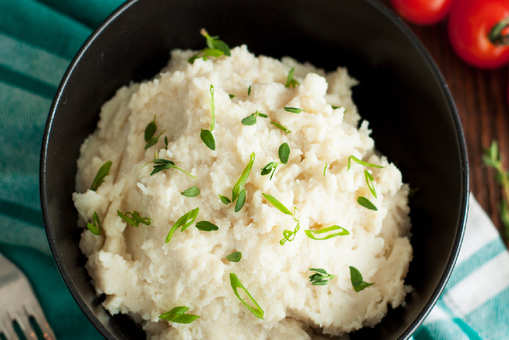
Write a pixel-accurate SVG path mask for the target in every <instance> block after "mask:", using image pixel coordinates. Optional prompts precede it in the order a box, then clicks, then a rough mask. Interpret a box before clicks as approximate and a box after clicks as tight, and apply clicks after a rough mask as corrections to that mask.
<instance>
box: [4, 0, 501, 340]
mask: <svg viewBox="0 0 509 340" xmlns="http://www.w3.org/2000/svg"><path fill="white" fill-rule="evenodd" d="M183 1H184V0H183ZM122 2H123V1H122V0H72V1H70V0H69V1H67V0H66V1H61V0H37V1H36V0H0V252H1V253H3V254H5V255H6V256H7V257H9V258H10V259H11V260H13V261H14V262H15V263H16V264H17V265H18V266H19V267H20V268H22V269H23V271H25V273H26V274H27V276H28V277H29V279H30V280H31V282H32V285H33V287H34V289H35V292H36V294H37V295H38V297H39V299H40V302H41V304H42V306H43V308H44V310H45V312H46V314H47V316H48V319H49V321H50V323H51V325H52V326H53V328H54V330H55V333H56V335H57V337H58V338H59V339H73V340H81V339H83V340H84V339H87V340H94V339H101V336H100V335H99V333H98V332H97V331H96V330H95V329H94V328H93V326H92V325H91V324H90V323H89V322H88V321H87V320H86V318H85V316H84V315H83V314H82V313H81V311H80V310H79V308H78V307H77V305H76V303H75V302H74V300H73V299H72V298H71V296H70V294H69V292H68V291H67V289H66V287H65V285H64V284H63V282H62V280H61V278H60V276H59V274H58V272H57V270H56V268H55V265H54V263H53V260H52V258H51V255H50V253H49V249H48V245H47V241H46V237H45V235H44V231H43V227H42V217H41V211H40V205H39V191H38V171H39V150H40V143H41V139H42V132H43V128H44V123H45V120H46V117H47V114H48V111H49V107H50V104H51V99H52V97H53V95H54V94H55V92H56V89H57V86H58V83H59V81H60V78H61V77H62V75H63V73H64V71H65V68H66V67H67V65H68V64H69V62H70V60H71V58H72V57H73V55H74V54H75V53H76V52H77V50H78V48H79V46H80V45H81V44H82V43H83V42H84V40H85V39H86V38H87V36H88V35H89V34H90V33H91V32H92V30H93V28H94V27H95V26H97V25H98V24H99V23H100V22H101V21H102V20H103V19H104V17H105V16H106V15H107V14H108V13H110V12H111V11H113V9H115V7H117V6H118V5H120V4H121V3H122ZM41 254H44V256H41ZM0 303H1V301H0ZM414 339H415V340H428V339H446V340H453V339H454V340H457V339H458V340H461V339H493V340H499V339H509V253H508V252H507V250H506V249H505V247H504V244H503V243H502V241H501V239H500V238H499V236H498V233H497V231H496V230H495V228H494V227H493V225H492V223H491V221H490V220H489V219H488V217H487V216H486V214H485V213H484V212H483V211H482V209H481V208H480V207H479V205H478V204H477V202H476V201H475V200H474V199H473V198H472V199H471V205H470V216H469V222H468V226H467V231H466V234H465V240H464V242H463V248H462V251H461V254H460V258H459V260H458V263H457V265H456V268H455V270H454V272H453V275H452V277H451V280H450V282H449V284H448V285H447V289H446V290H445V292H444V295H443V296H442V298H441V299H440V300H439V302H438V304H437V306H436V307H435V308H434V309H433V311H432V312H431V314H430V315H429V317H428V318H427V319H426V321H425V323H424V325H423V326H421V327H420V328H419V329H418V331H417V332H416V333H415V334H414Z"/></svg>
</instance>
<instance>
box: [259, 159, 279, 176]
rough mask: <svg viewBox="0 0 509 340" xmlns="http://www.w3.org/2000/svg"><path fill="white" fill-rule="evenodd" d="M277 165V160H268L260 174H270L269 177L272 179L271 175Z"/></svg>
mask: <svg viewBox="0 0 509 340" xmlns="http://www.w3.org/2000/svg"><path fill="white" fill-rule="evenodd" d="M278 166H279V163H278V162H269V163H267V165H265V166H264V167H263V168H262V171H261V175H262V176H265V175H268V174H270V179H272V176H274V174H275V173H276V169H277V167H278Z"/></svg>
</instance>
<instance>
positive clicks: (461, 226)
mask: <svg viewBox="0 0 509 340" xmlns="http://www.w3.org/2000/svg"><path fill="white" fill-rule="evenodd" d="M140 1H141V0H128V1H127V2H126V3H124V4H123V5H121V6H119V7H118V8H117V9H115V10H114V11H113V12H112V13H111V14H110V15H109V16H108V17H107V18H106V19H104V21H103V22H102V23H101V24H100V25H99V26H98V27H97V28H96V29H95V30H94V31H93V33H92V34H91V35H90V36H89V37H88V38H87V40H86V41H85V42H84V43H83V45H82V46H81V47H80V49H79V50H78V52H77V53H76V55H75V56H74V58H73V59H72V61H71V62H70V64H69V66H68V67H67V69H66V71H65V73H64V75H63V77H62V80H61V82H60V84H59V86H58V90H57V92H56V94H55V97H54V99H53V102H52V104H51V107H50V111H49V114H48V118H47V120H46V124H45V127H44V135H43V139H42V146H41V152H40V163H39V164H40V167H39V183H40V185H39V188H40V189H39V195H40V200H41V207H42V215H43V222H44V228H45V231H46V237H47V239H48V243H49V246H50V249H51V253H52V255H53V257H54V259H55V262H56V264H57V268H58V271H59V272H60V275H61V276H62V278H63V280H64V282H65V284H66V286H67V288H68V289H69V291H70V293H71V295H72V297H73V299H74V301H75V302H76V303H77V304H78V306H79V307H80V309H81V311H82V312H83V313H84V314H85V316H86V317H87V319H88V320H89V321H90V322H91V323H92V324H93V325H94V327H95V328H96V329H97V330H98V331H99V332H100V333H101V334H102V335H103V336H104V337H105V338H107V339H108V340H118V339H117V338H116V337H115V336H114V335H113V334H111V333H110V332H109V331H108V330H107V329H106V327H105V326H104V324H103V323H102V322H101V321H99V319H98V318H97V317H96V316H95V315H94V314H93V313H92V310H91V309H89V308H88V307H87V305H86V304H85V302H84V301H83V300H82V299H81V296H80V294H79V292H78V289H77V288H76V286H75V284H74V282H73V279H72V278H71V277H70V275H69V274H68V273H67V272H66V271H65V270H64V268H63V265H62V256H61V255H60V254H59V252H58V250H57V245H56V243H55V237H54V233H53V231H52V229H51V228H50V227H49V224H50V223H49V221H48V204H47V202H48V196H47V187H48V186H47V183H46V177H47V156H48V147H49V140H50V138H51V132H52V131H53V122H54V118H55V115H56V113H57V111H58V107H59V104H60V102H61V100H62V95H63V92H64V91H65V89H66V88H67V85H68V82H69V80H70V79H71V77H72V74H73V72H74V70H75V69H76V67H77V66H78V64H79V63H80V61H81V59H82V58H83V56H84V54H85V53H86V52H87V50H88V49H89V47H90V46H91V45H92V44H93V43H94V41H95V40H96V39H97V38H98V37H99V36H100V35H101V33H102V32H103V31H104V30H105V29H107V28H108V27H109V25H110V24H111V23H112V22H114V21H115V20H116V19H117V18H118V17H119V16H121V15H122V14H123V13H124V12H125V11H127V10H128V9H129V8H130V7H131V6H133V5H134V4H136V3H138V2H140ZM363 1H364V2H365V3H366V4H368V5H370V6H371V7H372V8H373V9H375V10H376V11H378V12H380V14H381V15H382V16H385V17H386V18H387V19H389V21H390V22H391V23H392V24H394V25H395V26H396V28H397V29H398V30H399V31H400V32H401V33H403V35H404V36H405V37H406V38H407V39H408V40H409V42H410V43H411V45H412V46H413V47H414V48H415V49H416V51H417V52H418V53H419V54H420V55H421V56H422V57H423V58H424V60H425V62H426V63H427V64H428V65H429V67H430V70H431V72H432V74H433V76H434V78H435V79H436V80H437V81H438V83H439V84H440V91H441V92H442V95H443V96H444V98H445V100H446V102H447V104H448V106H449V110H450V112H451V118H452V120H453V123H454V127H455V132H456V135H455V136H454V137H455V140H456V143H457V144H458V147H459V158H460V159H459V160H460V163H461V165H462V169H461V170H462V172H461V173H460V174H459V175H460V176H461V177H462V179H463V180H462V182H461V187H460V192H461V196H462V199H461V206H460V211H459V216H458V221H457V226H456V227H457V230H456V235H455V238H454V242H453V246H452V248H451V249H450V252H449V258H448V260H447V264H446V267H445V270H444V272H443V273H442V277H441V278H440V281H439V283H438V285H437V286H436V287H435V289H434V291H433V293H432V294H431V297H430V299H429V300H428V301H427V303H426V305H425V306H424V308H423V309H422V310H421V311H420V312H419V314H418V315H417V316H416V318H415V319H414V320H413V321H412V322H411V323H410V324H409V325H408V326H407V328H406V329H405V330H404V331H403V332H402V334H401V336H400V339H408V338H409V337H410V336H411V335H412V334H413V333H414V332H415V330H416V329H417V328H418V327H419V326H420V325H421V324H422V323H423V321H424V319H425V318H426V316H427V315H428V314H429V313H430V311H431V309H432V308H433V307H434V306H435V304H436V302H437V300H438V299H439V297H440V296H441V294H442V292H443V290H444V288H445V286H446V284H447V281H448V280H449V277H450V276H451V273H452V270H453V269H454V265H455V263H456V260H457V258H458V254H459V251H460V248H461V243H462V240H463V236H464V232H465V225H466V221H467V215H468V207H469V192H470V189H469V183H470V182H469V178H470V171H469V162H468V153H467V146H466V141H465V135H464V132H463V127H462V125H461V121H460V117H459V114H458V110H457V108H456V104H455V102H454V99H453V97H452V95H451V93H450V90H449V86H448V85H447V83H446V81H445V78H444V76H443V75H442V73H441V71H440V69H439V68H438V66H437V64H436V63H435V61H434V59H433V58H432V57H431V55H430V54H429V52H428V50H427V49H426V48H425V47H424V45H423V44H422V43H421V41H420V40H419V38H417V36H416V35H415V33H414V32H413V31H412V30H411V29H410V27H409V26H408V25H407V24H406V23H405V22H404V21H403V19H401V18H400V17H398V16H397V15H396V14H395V13H394V11H392V9H390V8H389V7H387V6H386V5H384V4H383V3H382V2H380V1H377V0H363Z"/></svg>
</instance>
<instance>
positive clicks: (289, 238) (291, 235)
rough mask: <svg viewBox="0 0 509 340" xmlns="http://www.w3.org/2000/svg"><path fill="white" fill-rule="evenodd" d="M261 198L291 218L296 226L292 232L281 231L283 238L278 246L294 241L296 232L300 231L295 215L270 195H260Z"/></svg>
mask: <svg viewBox="0 0 509 340" xmlns="http://www.w3.org/2000/svg"><path fill="white" fill-rule="evenodd" d="M262 195H263V197H265V199H266V200H267V202H269V203H270V204H271V205H272V206H273V207H274V208H276V209H277V210H279V211H281V212H282V213H283V214H285V215H290V216H292V217H293V220H294V221H295V223H296V225H295V227H294V228H293V230H288V229H285V230H283V238H282V239H281V240H280V241H279V244H280V245H284V244H285V243H286V241H290V242H291V241H293V240H294V239H295V236H296V235H297V232H298V231H299V230H300V222H299V220H298V219H297V217H295V213H294V212H293V213H292V212H291V211H290V209H288V208H287V207H286V206H285V205H284V204H283V203H281V202H280V201H279V200H278V199H277V198H275V197H274V196H272V195H269V194H266V193H262Z"/></svg>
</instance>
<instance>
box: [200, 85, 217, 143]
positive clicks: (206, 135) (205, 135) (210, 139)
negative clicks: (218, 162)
mask: <svg viewBox="0 0 509 340" xmlns="http://www.w3.org/2000/svg"><path fill="white" fill-rule="evenodd" d="M209 92H210V116H211V119H210V130H205V129H202V130H201V132H200V138H201V140H202V141H203V143H205V145H206V146H207V147H208V148H209V149H210V150H215V149H216V140H215V139H214V135H213V134H212V131H214V128H215V126H216V106H215V104H214V85H212V84H211V85H210V89H209Z"/></svg>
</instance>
